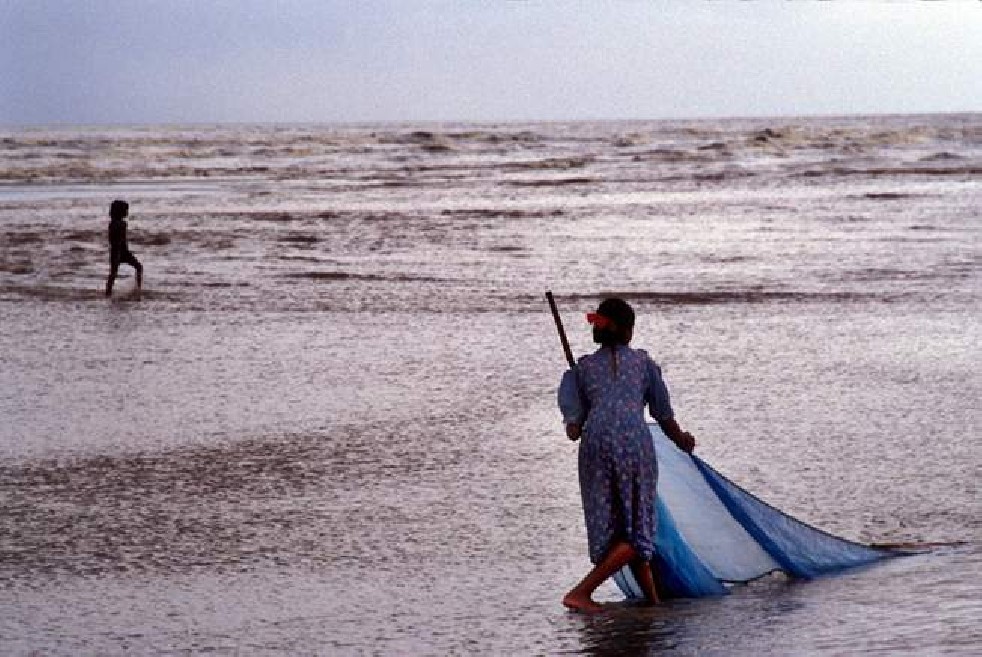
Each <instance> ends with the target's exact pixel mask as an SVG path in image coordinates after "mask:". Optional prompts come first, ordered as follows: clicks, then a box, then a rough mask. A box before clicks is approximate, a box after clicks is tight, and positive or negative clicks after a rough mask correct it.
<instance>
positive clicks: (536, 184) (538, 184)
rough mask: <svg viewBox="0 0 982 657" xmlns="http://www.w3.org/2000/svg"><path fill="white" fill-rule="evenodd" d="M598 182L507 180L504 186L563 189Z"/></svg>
mask: <svg viewBox="0 0 982 657" xmlns="http://www.w3.org/2000/svg"><path fill="white" fill-rule="evenodd" d="M597 182H599V181H598V180H597V179H595V178H553V179H547V180H508V181H505V182H504V184H505V185H511V186H513V187H565V186H568V185H592V184H594V183H597Z"/></svg>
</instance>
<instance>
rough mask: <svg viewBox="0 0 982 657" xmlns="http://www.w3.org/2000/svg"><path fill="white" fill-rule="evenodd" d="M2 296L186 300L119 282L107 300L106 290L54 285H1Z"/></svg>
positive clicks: (66, 275) (65, 274)
mask: <svg viewBox="0 0 982 657" xmlns="http://www.w3.org/2000/svg"><path fill="white" fill-rule="evenodd" d="M75 274H76V272H74V271H73V272H61V273H57V272H56V273H55V274H52V277H54V278H73V277H74V276H75ZM0 295H2V296H4V297H7V298H14V299H17V298H20V299H25V298H27V299H36V300H38V301H53V302H80V301H104V302H108V301H113V302H116V301H170V302H177V301H182V300H184V299H185V297H183V296H182V295H179V294H176V293H174V292H170V291H163V290H153V289H148V288H144V289H143V290H142V291H139V292H138V291H136V290H135V289H133V288H131V287H129V286H128V284H127V285H121V284H120V283H119V281H117V286H116V288H114V292H113V296H112V299H111V300H109V299H106V296H105V290H104V288H102V287H101V286H100V287H99V288H96V287H92V288H80V287H60V286H54V285H26V284H25V285H16V284H10V283H8V284H4V285H0Z"/></svg>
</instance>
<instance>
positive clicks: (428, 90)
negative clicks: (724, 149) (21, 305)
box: [0, 0, 982, 124]
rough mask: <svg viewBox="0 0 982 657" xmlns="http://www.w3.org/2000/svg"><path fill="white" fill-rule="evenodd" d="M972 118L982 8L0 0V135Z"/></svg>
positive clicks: (649, 0) (646, 0)
mask: <svg viewBox="0 0 982 657" xmlns="http://www.w3.org/2000/svg"><path fill="white" fill-rule="evenodd" d="M957 111H982V2H979V1H977V0H955V1H953V2H916V3H915V2H887V1H879V2H876V1H873V0H869V1H862V0H851V1H848V0H847V1H839V2H831V3H829V2H776V1H761V2H730V1H721V2H696V1H695V0H677V1H672V0H594V1H592V2H577V1H573V0H526V1H508V0H432V1H428V0H418V1H417V0H350V1H341V0H292V1H291V0H283V1H280V2H277V1H275V0H262V1H260V0H214V1H209V0H159V1H158V0H0V123H5V124H24V123H27V124H36V123H158V122H215V121H248V122H252V121H283V122H286V121H301V122H316V121H375V120H456V119H462V120H555V119H602V118H610V119H617V118H640V119H645V118H672V117H703V116H765V115H766V116H772V115H802V114H851V113H908V112H957Z"/></svg>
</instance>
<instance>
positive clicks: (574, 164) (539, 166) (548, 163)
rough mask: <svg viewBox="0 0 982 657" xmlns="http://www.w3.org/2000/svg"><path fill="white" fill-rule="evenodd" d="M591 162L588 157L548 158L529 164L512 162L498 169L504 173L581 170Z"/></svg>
mask: <svg viewBox="0 0 982 657" xmlns="http://www.w3.org/2000/svg"><path fill="white" fill-rule="evenodd" d="M591 161H592V158H590V157H586V156H584V157H549V158H546V159H543V160H533V161H531V162H512V163H508V164H504V165H501V166H500V167H499V168H500V169H502V170H504V171H539V170H548V169H558V170H560V171H566V170H569V169H582V168H583V167H585V166H586V165H587V164H589V163H590V162H591Z"/></svg>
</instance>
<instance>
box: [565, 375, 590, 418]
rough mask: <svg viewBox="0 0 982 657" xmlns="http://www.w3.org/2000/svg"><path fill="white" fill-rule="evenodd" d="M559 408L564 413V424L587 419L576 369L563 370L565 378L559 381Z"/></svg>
mask: <svg viewBox="0 0 982 657" xmlns="http://www.w3.org/2000/svg"><path fill="white" fill-rule="evenodd" d="M559 410H560V412H561V413H562V414H563V423H564V424H583V421H584V420H585V419H586V409H584V408H583V397H582V396H581V395H580V385H579V379H578V378H577V376H576V370H572V369H570V370H566V371H565V372H563V378H562V380H561V381H560V382H559Z"/></svg>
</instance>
